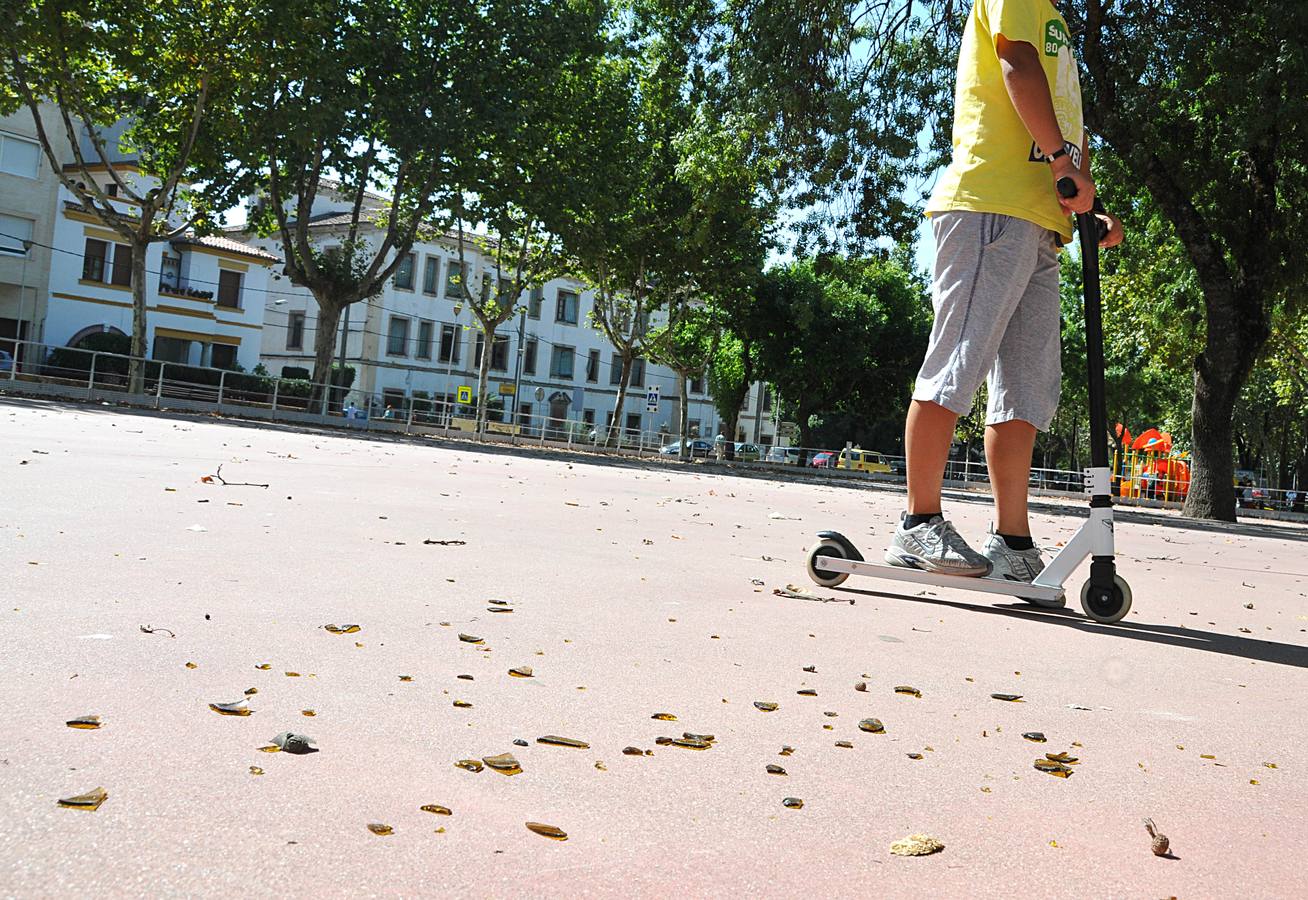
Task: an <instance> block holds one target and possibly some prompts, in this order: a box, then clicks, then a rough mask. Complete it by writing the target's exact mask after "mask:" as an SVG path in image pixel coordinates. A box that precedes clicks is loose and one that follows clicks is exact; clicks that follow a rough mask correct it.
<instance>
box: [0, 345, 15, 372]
mask: <svg viewBox="0 0 1308 900" xmlns="http://www.w3.org/2000/svg"><path fill="white" fill-rule="evenodd" d="M13 369H14V358H13V356H12V355H11V354H10V353H9V351H8V350H0V372H12V371H13Z"/></svg>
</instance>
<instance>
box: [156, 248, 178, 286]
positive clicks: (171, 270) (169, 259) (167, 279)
mask: <svg viewBox="0 0 1308 900" xmlns="http://www.w3.org/2000/svg"><path fill="white" fill-rule="evenodd" d="M181 283H182V256H181V254H180V253H168V252H167V251H165V252H164V255H163V259H162V260H160V262H159V290H161V291H175V290H177V288H178V287H180V286H181Z"/></svg>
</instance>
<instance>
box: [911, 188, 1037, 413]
mask: <svg viewBox="0 0 1308 900" xmlns="http://www.w3.org/2000/svg"><path fill="white" fill-rule="evenodd" d="M931 229H932V231H933V232H934V233H935V238H936V262H935V273H934V275H933V279H932V284H931V305H932V306H933V307H934V308H935V322H934V323H933V324H932V326H931V341H930V343H929V344H928V346H927V354H926V359H925V360H924V361H923V362H922V368H921V370H920V371H919V372H918V375H917V384H916V385H915V386H914V388H913V399H914V400H923V401H929V402H932V403H938V404H940V405H941V406H943V407H945V408H946V409H948V410H950V411H952V412H955V413H958V414H959V415H966V414H967V413H969V412H971V410H972V400H973V398H974V397H975V396H976V392H977V390H978V389H979V388H980V387H981V380H982V379H983V378H986V377H987V376H989V395H990V403H989V408H988V409H987V412H986V424H987V425H997V424H999V423H1001V422H1008V421H1011V420H1013V419H1020V420H1022V421H1024V422H1030V423H1031V424H1032V425H1034V426H1035V427H1036V428H1038V429H1039V430H1041V431H1048V430H1049V425H1050V423H1051V422H1053V420H1054V413H1055V412H1056V411H1057V409H1058V392H1059V386H1060V383H1061V378H1062V371H1061V362H1060V359H1059V302H1058V248H1057V247H1056V246H1055V244H1054V233H1053V232H1052V231H1050V230H1049V229H1047V228H1042V227H1041V226H1039V225H1036V224H1035V223H1033V222H1028V221H1026V220H1025V219H1019V218H1016V217H1014V216H1005V215H999V214H997V213H979V212H964V211H951V212H941V213H935V214H934V215H933V216H932V217H931Z"/></svg>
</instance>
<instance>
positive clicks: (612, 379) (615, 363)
mask: <svg viewBox="0 0 1308 900" xmlns="http://www.w3.org/2000/svg"><path fill="white" fill-rule="evenodd" d="M621 383H622V356H621V354H618V353H615V354H613V360H612V361H611V362H610V363H609V384H621Z"/></svg>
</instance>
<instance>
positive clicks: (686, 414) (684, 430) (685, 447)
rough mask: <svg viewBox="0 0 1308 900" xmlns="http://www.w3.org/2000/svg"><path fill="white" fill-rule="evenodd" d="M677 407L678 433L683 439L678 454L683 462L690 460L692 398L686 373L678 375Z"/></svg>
mask: <svg viewBox="0 0 1308 900" xmlns="http://www.w3.org/2000/svg"><path fill="white" fill-rule="evenodd" d="M677 401H678V402H677V406H678V407H680V408H679V410H678V412H677V419H678V420H679V421H678V422H677V432H678V434H680V436H681V438H680V440H681V445H680V446H681V450H680V453H679V454H678V455H679V456H680V457H681V459H682V461H685V460H688V459H690V434H689V432H690V398H689V397H688V396H687V391H686V375H685V373H684V372H678V373H677Z"/></svg>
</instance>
